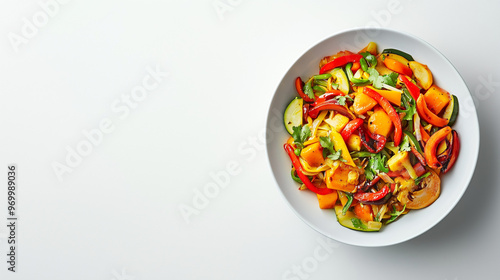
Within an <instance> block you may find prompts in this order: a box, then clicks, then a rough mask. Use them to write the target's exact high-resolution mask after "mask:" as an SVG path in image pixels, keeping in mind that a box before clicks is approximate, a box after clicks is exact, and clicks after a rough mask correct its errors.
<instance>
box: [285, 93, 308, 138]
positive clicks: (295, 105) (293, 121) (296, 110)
mask: <svg viewBox="0 0 500 280" xmlns="http://www.w3.org/2000/svg"><path fill="white" fill-rule="evenodd" d="M303 104H304V101H303V100H302V98H298V97H295V98H294V99H293V100H292V102H290V104H288V106H287V107H286V110H285V114H284V116H283V120H284V122H285V128H286V131H288V133H290V134H292V133H293V129H292V128H293V127H294V126H302V119H303V118H302V106H303Z"/></svg>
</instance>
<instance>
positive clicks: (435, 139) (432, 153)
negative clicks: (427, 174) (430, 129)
mask: <svg viewBox="0 0 500 280" xmlns="http://www.w3.org/2000/svg"><path fill="white" fill-rule="evenodd" d="M450 133H451V127H449V126H445V127H443V128H441V129H440V130H438V131H437V132H435V133H434V134H432V135H431V137H430V138H429V141H427V143H426V144H425V147H424V155H425V160H426V162H427V165H429V167H431V168H441V163H440V162H439V161H438V159H437V157H436V150H437V147H438V145H439V143H441V141H443V140H444V139H446V137H448V134H450Z"/></svg>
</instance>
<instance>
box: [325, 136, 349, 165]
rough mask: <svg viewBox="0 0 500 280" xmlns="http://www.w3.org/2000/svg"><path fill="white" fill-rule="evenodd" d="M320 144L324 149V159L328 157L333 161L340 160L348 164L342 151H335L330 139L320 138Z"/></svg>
mask: <svg viewBox="0 0 500 280" xmlns="http://www.w3.org/2000/svg"><path fill="white" fill-rule="evenodd" d="M319 144H320V145H321V147H323V148H324V149H323V157H328V158H329V159H331V160H340V161H342V162H347V161H346V160H345V159H344V158H342V150H338V151H335V148H334V147H333V142H332V139H330V137H320V138H319Z"/></svg>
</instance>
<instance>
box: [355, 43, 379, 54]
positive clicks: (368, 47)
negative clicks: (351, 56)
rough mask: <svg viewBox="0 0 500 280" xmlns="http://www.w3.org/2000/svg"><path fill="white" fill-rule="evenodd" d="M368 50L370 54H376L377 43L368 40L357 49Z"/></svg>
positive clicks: (361, 51)
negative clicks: (363, 45)
mask: <svg viewBox="0 0 500 280" xmlns="http://www.w3.org/2000/svg"><path fill="white" fill-rule="evenodd" d="M364 52H369V53H371V54H372V55H377V43H375V42H370V43H368V45H366V47H364V48H363V49H362V50H360V51H359V53H364Z"/></svg>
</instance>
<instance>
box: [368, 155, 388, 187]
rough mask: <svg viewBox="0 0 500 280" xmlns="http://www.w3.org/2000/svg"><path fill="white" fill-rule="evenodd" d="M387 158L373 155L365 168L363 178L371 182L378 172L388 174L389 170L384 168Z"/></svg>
mask: <svg viewBox="0 0 500 280" xmlns="http://www.w3.org/2000/svg"><path fill="white" fill-rule="evenodd" d="M386 162H387V157H386V156H382V155H381V154H373V156H372V157H370V160H369V161H368V165H367V166H366V168H365V176H366V178H367V179H368V180H370V181H371V180H373V179H374V178H375V175H376V174H378V173H379V172H389V168H387V167H385V165H386Z"/></svg>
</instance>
